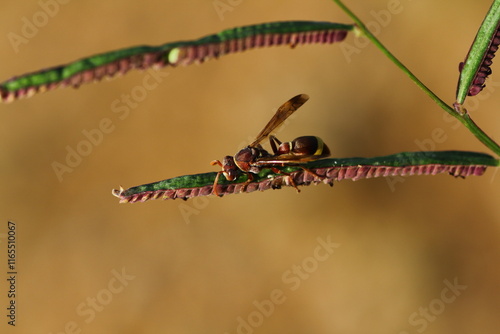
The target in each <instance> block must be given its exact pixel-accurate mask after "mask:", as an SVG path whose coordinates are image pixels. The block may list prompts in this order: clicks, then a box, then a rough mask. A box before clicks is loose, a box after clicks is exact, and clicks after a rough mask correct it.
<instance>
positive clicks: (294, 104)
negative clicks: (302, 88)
mask: <svg viewBox="0 0 500 334" xmlns="http://www.w3.org/2000/svg"><path fill="white" fill-rule="evenodd" d="M307 100H309V95H307V94H300V95H297V96H294V97H292V98H291V99H290V100H288V101H286V102H285V103H283V104H282V105H281V107H279V108H278V110H277V111H276V113H275V114H274V116H273V118H271V120H270V121H269V123H267V125H266V126H265V127H264V129H262V131H261V132H260V133H259V134H258V135H257V138H256V139H255V141H254V142H253V143H251V144H250V145H249V147H255V146H257V145H258V144H259V143H260V142H261V141H262V140H263V139H264V138H266V137H267V136H269V134H270V133H271V132H272V131H274V130H275V129H276V128H277V127H278V126H280V125H281V123H283V122H284V121H285V120H286V119H287V118H288V117H290V115H291V114H293V113H294V112H295V111H296V110H297V109H299V108H300V107H301V106H302V105H303V104H304V103H306V101H307Z"/></svg>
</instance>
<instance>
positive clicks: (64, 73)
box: [0, 21, 353, 102]
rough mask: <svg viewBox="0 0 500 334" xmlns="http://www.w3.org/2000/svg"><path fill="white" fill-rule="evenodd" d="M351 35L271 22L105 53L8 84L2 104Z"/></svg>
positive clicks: (334, 26) (328, 27)
mask: <svg viewBox="0 0 500 334" xmlns="http://www.w3.org/2000/svg"><path fill="white" fill-rule="evenodd" d="M352 29H353V25H349V24H340V23H332V22H317V21H283V22H271V23H262V24H256V25H250V26H244V27H238V28H233V29H227V30H224V31H222V32H220V33H217V34H213V35H209V36H205V37H202V38H200V39H196V40H192V41H180V42H173V43H167V44H164V45H160V46H136V47H131V48H126V49H122V50H117V51H111V52H106V53H103V54H98V55H94V56H90V57H87V58H83V59H80V60H77V61H74V62H71V63H69V64H65V65H60V66H55V67H51V68H48V69H44V70H41V71H36V72H32V73H27V74H24V75H21V76H16V77H13V78H11V79H9V80H7V81H4V82H2V83H0V101H2V102H12V101H14V100H17V99H19V98H23V97H30V96H32V95H34V94H36V93H40V92H44V91H47V90H52V89H55V88H57V87H67V86H72V87H78V86H80V85H82V84H85V83H90V82H95V81H97V80H100V79H102V78H103V77H112V76H114V75H117V74H125V73H126V72H128V71H129V70H131V69H146V68H149V67H163V66H168V65H172V66H176V65H189V64H192V63H201V62H204V61H206V60H208V59H212V58H218V57H219V56H222V55H226V54H229V53H234V52H241V51H245V50H249V49H253V48H258V47H267V46H275V45H289V46H295V45H299V44H312V43H334V42H339V41H342V40H343V39H344V38H345V37H346V34H347V32H349V31H351V30H352Z"/></svg>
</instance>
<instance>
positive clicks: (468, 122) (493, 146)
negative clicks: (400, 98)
mask: <svg viewBox="0 0 500 334" xmlns="http://www.w3.org/2000/svg"><path fill="white" fill-rule="evenodd" d="M333 2H335V3H336V4H337V5H338V6H339V7H340V8H341V9H342V10H343V11H344V12H345V13H346V14H347V15H348V16H349V17H350V18H351V19H352V20H353V21H354V22H355V23H356V25H357V27H358V29H359V30H360V31H361V32H362V33H363V34H364V35H365V36H366V38H368V39H369V40H370V41H371V42H372V43H373V44H375V46H376V47H377V48H379V49H380V50H381V51H382V53H383V54H385V55H386V56H387V57H388V58H389V59H390V60H391V61H392V62H393V63H394V64H396V66H397V67H399V68H400V69H401V70H402V71H403V72H404V73H406V75H408V77H409V78H410V79H411V80H412V81H413V82H414V83H415V84H416V85H417V86H418V87H420V88H421V89H422V90H423V91H424V92H425V93H426V94H427V95H428V96H429V97H430V98H431V99H432V100H434V101H435V102H436V103H437V105H439V106H440V107H441V108H442V109H443V110H444V111H446V112H447V113H448V114H450V115H452V116H453V117H455V118H457V119H458V120H459V121H460V122H461V123H462V124H464V125H465V127H466V128H467V129H469V131H470V132H472V134H473V135H474V136H475V137H476V138H477V139H478V140H479V141H481V143H483V144H484V145H485V146H486V147H488V148H489V149H490V150H492V151H493V152H495V154H496V155H499V156H500V145H498V144H497V143H496V142H495V141H494V140H493V139H492V138H490V137H489V136H488V135H487V134H486V133H485V132H484V131H483V130H482V129H481V128H480V127H479V126H477V124H476V123H474V121H473V120H472V119H471V118H470V115H469V114H468V113H467V111H465V109H464V111H463V112H460V111H458V110H455V109H454V108H452V107H451V106H449V105H448V104H447V103H446V102H444V101H443V100H442V99H440V98H439V96H437V95H436V94H434V92H433V91H432V90H430V89H429V88H428V87H427V86H426V85H425V84H424V83H423V82H422V81H420V79H418V78H417V77H416V76H415V75H414V74H413V73H412V72H411V71H410V70H409V69H408V68H407V67H406V66H405V65H403V63H401V62H400V61H399V60H398V59H397V58H396V57H395V56H394V55H393V54H392V53H391V52H390V51H389V50H388V49H387V48H386V47H385V46H384V45H383V44H382V43H381V42H380V41H379V40H378V39H377V38H376V37H375V36H374V35H373V34H372V33H371V32H370V31H369V30H368V29H367V28H366V26H365V25H364V23H363V22H362V21H361V20H360V19H359V18H358V17H357V16H356V15H355V14H354V13H353V12H352V11H351V10H350V9H349V8H347V7H346V6H345V5H344V4H343V3H342V1H341V0H333Z"/></svg>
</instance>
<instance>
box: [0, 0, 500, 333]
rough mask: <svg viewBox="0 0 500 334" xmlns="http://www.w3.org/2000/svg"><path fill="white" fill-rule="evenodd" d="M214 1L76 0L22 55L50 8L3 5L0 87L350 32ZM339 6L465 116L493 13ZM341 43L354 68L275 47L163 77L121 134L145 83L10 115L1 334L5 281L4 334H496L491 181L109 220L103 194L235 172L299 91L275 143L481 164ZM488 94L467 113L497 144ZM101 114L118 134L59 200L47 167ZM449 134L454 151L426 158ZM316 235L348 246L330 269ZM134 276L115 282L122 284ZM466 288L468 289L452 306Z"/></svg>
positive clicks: (158, 206)
mask: <svg viewBox="0 0 500 334" xmlns="http://www.w3.org/2000/svg"><path fill="white" fill-rule="evenodd" d="M221 1H222V3H225V4H227V5H229V6H231V8H232V10H231V11H226V12H224V13H222V16H220V15H219V14H218V13H217V11H216V10H215V9H214V1H211V0H210V1H199V0H196V1H148V2H143V1H107V2H102V1H96V0H89V1H85V2H82V1H71V2H69V3H67V4H60V5H59V8H58V9H57V13H55V15H53V17H50V18H49V19H48V21H47V22H46V24H45V25H43V26H41V27H40V28H39V29H38V31H37V33H36V34H35V36H33V37H31V38H29V39H28V41H27V43H25V44H21V45H19V46H18V50H17V51H18V52H15V50H14V48H13V46H12V44H11V42H10V41H9V38H8V36H9V34H10V33H15V34H18V35H21V30H22V27H23V25H24V24H25V21H23V18H26V19H27V20H29V21H31V22H33V16H36V15H41V14H40V12H43V9H42V7H41V5H40V3H54V1H52V2H51V1H49V0H46V2H43V1H42V2H40V3H39V2H38V1H35V0H29V1H23V2H22V3H21V2H18V1H4V2H3V3H2V11H0V35H2V36H4V38H2V39H0V50H1V53H2V55H1V59H2V62H1V65H0V78H2V80H5V79H8V78H10V77H11V76H13V75H19V74H22V73H25V72H29V71H34V70H38V69H41V68H44V67H49V66H53V65H57V64H62V63H66V62H69V61H72V60H76V59H78V58H80V57H83V56H88V55H92V54H95V53H100V52H105V51H110V50H114V49H117V48H122V47H127V46H134V45H141V44H151V45H158V44H162V43H165V42H168V41H176V40H186V39H195V38H198V37H201V36H204V35H207V34H211V33H215V32H218V31H221V30H223V29H226V28H230V27H235V26H241V25H247V24H254V23H261V22H268V21H277V20H297V19H300V20H327V21H336V22H344V23H348V22H350V20H349V19H348V18H347V16H346V15H345V14H344V13H343V12H341V11H340V10H339V9H338V8H337V7H336V6H335V5H334V4H333V2H331V1H327V0H315V1H307V2H305V1H290V0H288V1H284V0H281V1H272V3H270V2H269V1H263V0H259V1H232V2H230V1H228V0H221ZM347 4H348V5H349V6H350V7H351V8H352V9H353V10H354V11H355V12H356V13H357V14H358V15H359V16H360V17H361V18H363V19H364V20H365V22H367V23H369V22H370V23H371V24H372V27H374V28H376V27H379V28H380V31H379V33H378V35H377V36H378V37H379V38H380V39H381V40H382V41H383V42H384V43H385V44H386V46H387V47H389V48H390V49H391V50H392V51H393V52H394V53H395V54H396V55H397V56H398V57H400V59H401V60H402V61H403V62H404V63H405V64H406V65H407V66H408V67H409V68H411V69H412V70H413V71H414V73H415V74H416V75H417V76H419V77H420V78H421V79H422V80H423V81H424V82H426V83H427V84H428V86H429V87H430V88H431V89H433V90H434V91H435V92H436V93H438V94H439V95H440V96H441V97H442V98H443V99H444V100H445V101H447V102H450V103H451V102H453V99H454V93H455V87H456V80H457V77H458V63H459V62H460V61H462V60H463V58H464V56H465V54H466V52H467V50H468V47H469V45H470V43H471V42H472V40H473V38H474V36H475V33H476V30H477V28H478V26H479V24H480V23H481V21H482V18H483V16H484V14H485V13H486V11H487V9H488V8H489V1H482V2H481V3H478V2H477V1H440V2H436V1H431V0H420V1H406V0H402V1H401V2H400V5H399V7H397V8H399V12H398V13H397V14H391V15H390V16H388V17H387V16H383V15H382V14H381V11H387V8H388V6H392V5H391V4H394V1H387V0H376V1H347ZM391 8H392V7H391ZM53 10H55V9H53ZM385 13H387V12H385ZM380 15H382V16H380ZM42 16H43V15H42ZM377 17H378V18H379V20H382V19H383V20H384V21H377V19H376V18H377ZM221 18H222V19H221ZM380 22H381V23H382V24H381V23H380ZM345 43H346V44H345V46H350V47H351V48H356V50H357V52H356V53H354V54H352V55H350V56H347V55H346V54H345V53H344V52H343V50H342V49H341V47H340V45H339V44H334V45H327V46H324V45H313V46H308V47H304V46H299V47H297V48H295V49H294V50H290V48H287V47H279V48H269V49H263V50H255V51H251V52H245V53H241V54H234V55H230V56H227V57H223V58H221V59H220V60H217V61H214V60H212V61H209V62H207V63H205V64H203V65H201V66H196V65H194V66H190V67H185V68H165V69H163V70H162V71H161V73H163V74H164V75H163V76H162V79H161V80H162V81H161V83H160V84H159V85H158V87H157V88H156V89H154V90H151V91H148V94H147V96H146V97H145V99H144V100H143V101H141V102H139V103H137V105H136V106H135V108H130V110H129V111H130V113H129V114H128V115H127V116H126V117H123V115H124V114H123V113H114V112H113V109H112V104H113V103H118V102H115V101H116V100H120V99H121V96H122V94H130V93H131V91H132V90H133V89H134V87H137V86H138V85H139V86H140V85H142V82H143V80H144V78H145V76H147V75H148V72H138V71H134V72H131V73H130V74H128V75H127V76H125V77H123V78H120V79H117V80H113V81H105V82H102V83H100V84H94V85H85V86H82V87H81V88H80V89H78V90H74V89H62V90H56V91H53V92H50V93H46V94H42V95H38V96H35V97H33V98H31V99H27V100H21V101H18V102H15V103H12V104H8V105H0V109H1V110H0V111H1V112H0V127H1V131H0V136H1V138H0V145H1V152H2V159H1V161H2V162H1V163H0V173H1V174H0V175H1V179H2V183H1V184H2V198H1V201H0V237H1V238H2V239H0V240H1V241H2V248H1V255H0V258H1V259H2V260H1V261H2V265H1V268H3V269H2V277H3V275H6V271H7V270H6V269H5V268H6V256H5V255H6V250H5V247H4V246H5V237H6V233H7V220H13V221H15V222H16V223H17V226H18V228H17V233H18V264H19V266H18V271H19V275H18V293H19V296H18V298H17V304H18V318H17V326H16V328H15V329H12V328H11V327H10V326H7V324H6V322H7V319H6V317H5V315H6V311H5V307H6V305H7V304H6V303H7V299H6V298H5V297H6V291H7V285H6V284H5V280H4V279H2V282H3V283H2V284H0V289H1V290H2V291H1V293H0V295H1V296H2V297H1V298H0V302H1V303H2V304H1V305H2V307H1V309H2V310H4V311H2V312H1V316H2V319H3V320H2V323H1V324H0V328H2V329H1V331H2V333H3V332H6V333H7V332H16V333H61V332H62V333H64V332H67V333H70V332H73V331H74V332H75V333H76V332H78V330H81V333H159V332H161V333H221V334H222V333H226V332H227V333H231V334H232V333H252V332H253V333H397V334H400V333H420V332H425V333H496V332H497V331H498V328H499V326H500V320H499V319H498V312H499V311H500V298H498V297H499V293H500V285H499V283H498V282H499V281H500V270H499V268H498V264H499V263H500V243H499V241H500V237H499V233H500V231H499V221H500V211H499V209H498V200H499V192H498V180H499V175H498V174H496V171H495V170H494V169H490V170H488V171H487V173H486V174H485V175H484V176H483V177H470V178H468V179H465V180H462V179H454V178H452V177H449V176H447V175H438V176H421V177H411V178H407V179H404V181H403V182H399V181H401V180H400V179H372V180H363V181H360V182H356V183H353V182H351V181H344V182H340V183H337V184H336V185H335V186H334V187H333V188H330V187H328V186H325V185H319V186H317V187H307V188H303V190H302V192H301V193H300V194H297V193H296V192H295V191H294V190H293V189H288V188H287V189H283V190H281V191H267V192H263V193H252V194H242V195H235V196H228V197H225V198H222V199H220V198H214V197H208V198H205V199H199V200H190V201H186V202H183V201H151V202H148V203H139V204H119V203H118V200H117V199H116V198H115V197H113V196H112V195H111V189H113V188H117V187H118V186H119V185H123V186H124V187H130V186H134V185H139V184H143V183H148V182H152V181H157V180H161V179H165V178H169V177H174V176H178V175H183V174H193V173H200V172H206V171H212V170H217V169H216V168H215V167H211V166H210V165H209V162H210V161H211V160H213V159H220V158H222V157H223V156H224V155H227V154H234V153H235V152H236V151H237V150H238V148H240V147H241V146H242V145H244V144H245V143H248V141H249V140H251V139H252V137H253V136H255V135H256V134H257V133H258V132H259V131H260V130H261V128H262V127H263V126H264V124H265V123H266V122H267V121H268V120H269V119H270V117H271V115H272V113H273V111H274V110H275V109H276V108H277V107H278V106H279V105H280V104H281V103H283V102H285V101H286V100H287V99H289V98H290V97H292V96H294V95H296V94H299V93H307V94H309V95H310V96H311V99H310V101H309V102H308V103H307V104H306V105H304V107H303V108H302V109H301V111H300V112H299V113H297V114H296V116H295V118H294V119H293V121H292V122H290V123H289V124H288V125H287V126H286V127H285V128H284V129H283V131H281V132H280V135H279V137H280V138H281V139H288V140H289V139H293V138H295V137H297V136H299V135H307V134H313V135H317V136H320V137H322V138H323V139H324V140H325V142H326V143H328V145H329V146H330V149H331V150H332V152H333V155H334V156H337V157H351V156H377V155H386V154H392V153H397V152H400V151H418V150H422V149H426V150H448V149H462V150H475V151H481V152H488V151H487V149H486V148H485V147H484V146H482V145H481V144H480V143H479V142H478V141H477V140H476V139H475V138H474V137H473V136H472V135H471V134H469V133H468V132H467V131H466V130H464V128H463V127H461V126H460V127H457V126H456V123H455V122H453V121H450V120H449V119H448V118H446V117H443V115H444V112H443V111H442V110H440V109H439V108H438V107H437V106H436V105H435V104H434V103H432V102H431V101H430V99H429V98H428V97H427V96H426V95H424V94H423V93H422V92H421V91H420V90H419V89H418V88H417V87H416V86H415V85H414V84H413V83H412V82H410V80H409V79H407V78H406V77H405V76H404V74H402V73H401V72H400V71H399V70H398V69H397V68H396V67H395V66H394V65H393V64H392V63H390V62H389V61H388V60H387V59H386V58H385V57H384V56H383V55H382V54H381V53H380V52H379V51H378V50H377V49H376V48H375V47H374V46H372V45H367V46H364V45H362V43H361V41H357V40H356V39H355V37H354V36H353V35H351V36H348V38H347V40H346V42H345ZM496 62H497V61H495V63H494V65H493V71H494V72H495V73H498V72H500V71H499V70H498V68H499V66H498V65H499V64H496ZM498 78H500V76H498V75H493V76H492V78H491V79H490V81H489V84H488V90H487V93H485V94H483V95H481V96H480V97H476V98H474V99H471V101H470V102H469V103H468V106H469V108H470V110H471V112H473V115H474V119H475V120H476V121H477V123H479V124H480V125H481V126H482V127H483V128H484V129H485V130H486V131H487V132H488V133H489V134H491V135H492V136H493V137H496V138H497V139H500V136H499V130H498V124H500V123H499V122H500V116H499V113H498V103H499V101H500V94H499V92H498V91H496V90H498V89H499V87H500V81H499V80H498ZM493 93H494V94H493ZM120 116H122V118H123V119H120ZM106 118H107V119H110V120H111V121H112V124H113V130H112V131H111V132H110V133H108V134H104V137H103V139H102V141H101V142H100V143H99V144H98V145H96V146H93V147H92V149H91V152H90V154H89V155H88V156H86V157H83V158H82V161H81V162H80V163H79V164H78V166H76V167H75V168H74V169H73V171H72V172H71V173H65V174H63V176H62V182H60V181H59V180H58V178H57V176H56V174H55V172H54V170H53V168H52V164H53V163H54V162H59V163H63V164H64V163H65V159H66V155H67V147H68V146H69V147H71V148H72V149H76V147H77V145H79V143H81V142H82V141H84V140H85V136H84V134H83V131H84V130H86V131H91V130H93V129H96V128H98V126H99V124H100V122H101V121H102V120H103V119H106ZM439 129H441V130H442V131H443V132H444V135H442V136H439V137H438V138H437V140H433V139H432V134H433V132H434V131H438V132H439V131H441V130H439ZM417 143H425V146H422V145H424V144H420V145H419V144H417ZM183 213H184V214H183ZM318 238H320V239H321V240H323V241H324V242H326V241H327V240H331V242H333V243H336V244H338V245H336V248H335V251H334V252H333V254H328V256H326V255H325V254H327V253H318V251H317V250H316V249H317V247H318V246H319V245H320V244H321V243H320V242H319V241H318ZM315 254H316V256H318V254H321V259H322V261H319V260H318V259H319V258H318V257H317V258H314V256H315ZM294 266H300V268H302V269H301V271H300V270H299V269H297V268H298V267H294ZM306 271H309V272H306ZM122 272H124V273H125V276H126V278H124V281H123V282H122V281H119V280H116V279H115V278H114V277H115V276H116V275H117V273H122ZM445 282H448V283H445ZM454 282H455V283H456V284H458V285H460V286H467V288H465V289H464V288H463V287H458V290H456V291H455V292H453V291H452V290H449V288H447V284H448V285H449V284H453V283H454ZM447 289H448V290H447ZM273 291H274V294H273ZM279 293H282V296H281V298H278V299H276V300H278V301H279V302H280V303H277V302H276V301H275V302H274V303H273V304H272V306H270V303H272V302H266V300H270V299H271V298H272V297H273V296H274V297H273V298H275V297H276V294H279ZM276 298H277V297H276ZM93 300H94V302H93ZM266 307H267V308H266ZM259 308H260V311H259Z"/></svg>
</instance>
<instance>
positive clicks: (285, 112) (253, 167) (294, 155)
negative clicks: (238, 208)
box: [210, 94, 330, 196]
mask: <svg viewBox="0 0 500 334" xmlns="http://www.w3.org/2000/svg"><path fill="white" fill-rule="evenodd" d="M307 100H309V96H308V95H306V94H300V95H297V96H294V97H292V98H291V99H290V100H288V101H286V102H285V103H283V104H282V105H281V106H280V107H279V108H278V110H277V111H276V113H275V114H274V116H273V118H271V120H270V121H269V123H267V125H266V126H265V127H264V129H262V131H261V132H260V133H259V134H258V135H257V137H256V139H255V141H254V142H253V143H251V144H250V145H248V146H247V147H245V148H243V149H242V150H240V151H239V152H237V153H236V154H235V155H234V156H230V155H228V156H225V157H224V159H223V160H222V162H220V161H219V160H213V161H212V162H211V163H210V164H211V165H213V166H215V165H219V166H220V167H221V168H222V170H221V171H220V172H218V173H217V176H216V177H215V181H214V185H213V190H212V192H213V193H214V194H215V195H217V196H218V195H219V194H218V192H217V183H218V182H219V177H220V175H221V174H222V175H224V177H225V178H226V179H227V180H228V181H233V180H235V179H236V178H238V176H240V175H241V174H242V173H245V174H246V175H247V177H248V179H247V181H246V182H245V183H246V184H248V183H251V182H252V180H253V175H252V174H258V173H259V172H260V171H261V170H262V169H265V168H269V169H271V170H272V171H273V172H275V173H280V174H286V173H284V172H281V171H280V170H279V169H278V168H276V167H284V166H300V164H302V163H305V162H308V161H313V160H317V159H321V158H325V157H328V156H330V149H329V148H328V146H326V144H325V143H324V142H323V140H322V139H321V138H319V137H316V136H302V137H298V138H295V139H294V140H292V141H290V142H281V141H279V140H278V138H276V137H275V136H273V135H271V132H273V131H274V130H276V128H278V127H279V126H280V125H281V124H282V123H283V122H284V121H285V120H286V119H287V118H288V117H290V115H292V114H293V113H294V112H295V111H296V110H297V109H299V108H300V107H301V106H302V105H303V104H304V103H305V102H306V101H307ZM267 137H269V142H270V145H271V149H272V150H273V153H272V154H271V153H269V152H268V151H266V150H265V149H264V148H263V147H262V146H261V142H262V141H263V140H264V139H266V138H267ZM300 167H301V168H302V169H304V170H305V171H307V172H310V173H312V174H314V173H313V172H312V171H309V170H308V169H306V168H305V167H303V166H300ZM292 182H293V180H292ZM293 186H294V187H295V189H297V191H299V189H298V188H297V187H296V186H295V185H294V184H293Z"/></svg>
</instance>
